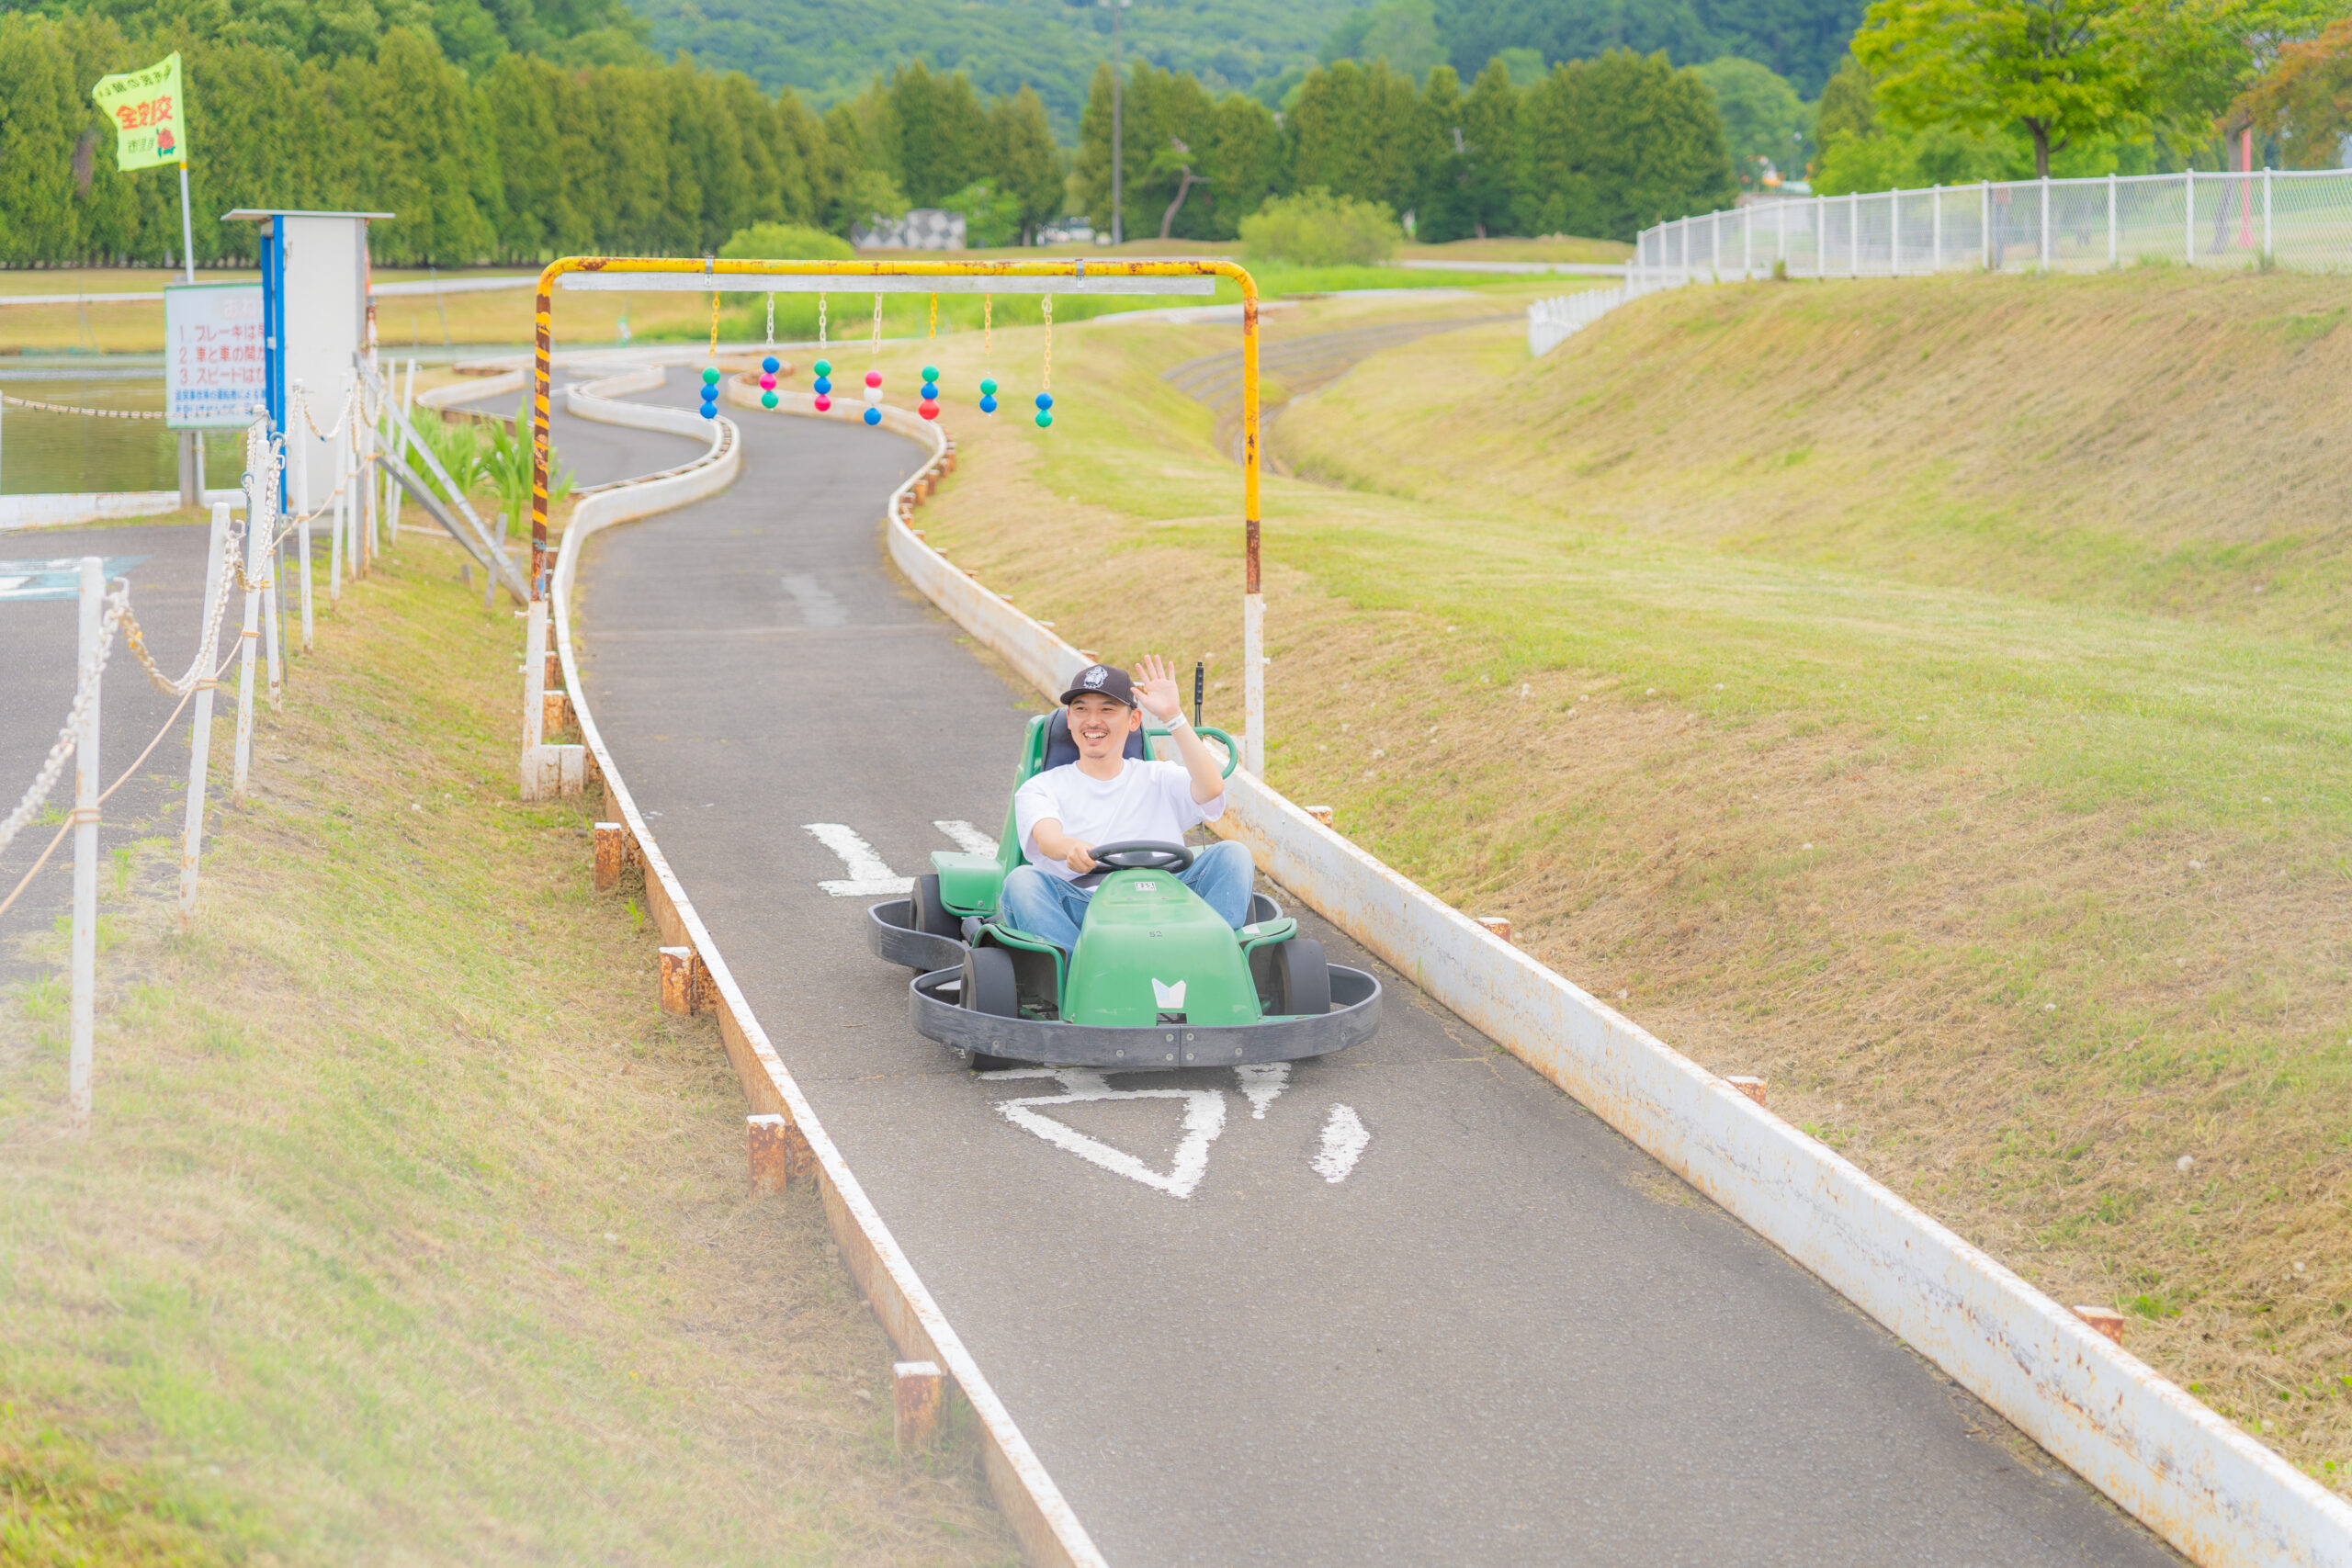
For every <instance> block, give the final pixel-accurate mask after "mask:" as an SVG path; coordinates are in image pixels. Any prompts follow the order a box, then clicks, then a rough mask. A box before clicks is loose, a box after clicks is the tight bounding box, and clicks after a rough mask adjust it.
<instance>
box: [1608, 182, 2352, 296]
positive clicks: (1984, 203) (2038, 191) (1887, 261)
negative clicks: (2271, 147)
mask: <svg viewBox="0 0 2352 1568" xmlns="http://www.w3.org/2000/svg"><path fill="white" fill-rule="evenodd" d="M2266 256H2267V257H2268V258H2270V259H2271V261H2273V262H2274V263H2276V264H2277V265H2282V266H2291V267H2296V268H2300V269H2301V270H2305V271H2313V272H2327V271H2336V270H2345V269H2352V170H2346V169H2315V170H2308V171H2306V170H2289V169H2261V170H2257V171H2256V172H2254V173H2252V174H2199V173H2196V172H2195V171H2191V172H2189V173H2187V174H2178V175H2109V176H2107V177H2106V178H2104V179H2087V180H2009V181H1988V182H1985V183H1984V184H1981V185H1973V186H1935V187H1932V188H1930V189H1928V190H1890V191H1872V192H1871V193H1869V194H1867V195H1854V196H1818V197H1810V198H1808V199H1801V200H1792V201H1772V202H1759V203H1758V204H1756V205H1754V206H1750V207H1742V208H1738V209H1735V210H1732V211H1729V212H1710V213H1704V214H1702V215H1701V216H1699V217H1695V218H1679V219H1677V220H1674V221H1673V222H1671V223H1661V224H1659V225H1657V227H1656V228H1654V229H1646V230H1644V231H1642V235H1641V238H1640V240H1639V241H1638V242H1637V243H1636V249H1635V252H1634V263H1633V268H1632V276H1634V277H1635V278H1637V279H1642V280H1645V281H1646V282H1648V283H1650V284H1652V285H1658V284H1668V283H1682V282H1701V281H1715V280H1722V279H1727V278H1751V277H1763V276H1770V274H1771V273H1772V271H1773V269H1774V267H1776V266H1785V268H1786V270H1787V273H1788V276H1792V277H1893V276H1912V275H1916V274H1920V273H1930V272H1958V271H1964V270H1969V269H1975V268H1987V269H2002V268H2011V267H2035V268H2042V269H2046V270H2064V271H2070V272H2088V271H2094V270H2097V269H2098V268H2101V267H2111V266H2131V265H2139V264H2142V263H2168V264H2170V265H2177V266H2178V265H2186V266H2252V265H2257V264H2258V263H2259V262H2260V261H2261V260H2262V258H2264V257H2266Z"/></svg>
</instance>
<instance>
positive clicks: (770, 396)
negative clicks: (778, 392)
mask: <svg viewBox="0 0 2352 1568" xmlns="http://www.w3.org/2000/svg"><path fill="white" fill-rule="evenodd" d="M760 407H762V408H763V409H772V408H774V407H775V393H774V392H762V393H761V394H760Z"/></svg>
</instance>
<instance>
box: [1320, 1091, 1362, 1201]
mask: <svg viewBox="0 0 2352 1568" xmlns="http://www.w3.org/2000/svg"><path fill="white" fill-rule="evenodd" d="M1370 1142H1372V1134H1371V1133H1369V1132H1368V1131H1366V1130H1365V1128H1364V1124H1363V1119H1362V1118H1361V1117H1359V1116H1357V1115H1356V1113H1355V1110H1354V1108H1353V1107H1352V1106H1346V1105H1335V1106H1333V1107H1331V1113H1330V1115H1329V1116H1328V1117H1326V1118H1324V1121H1323V1152H1322V1153H1320V1154H1318V1155H1317V1156H1315V1173H1316V1174H1317V1176H1320V1177H1321V1178H1322V1179H1324V1180H1326V1181H1329V1182H1332V1183H1334V1184H1336V1183H1339V1182H1341V1181H1345V1180H1346V1179H1348V1172H1350V1171H1351V1170H1353V1169H1355V1168H1356V1161H1357V1160H1359V1159H1361V1158H1363V1148H1364V1145H1366V1144H1369V1143H1370Z"/></svg>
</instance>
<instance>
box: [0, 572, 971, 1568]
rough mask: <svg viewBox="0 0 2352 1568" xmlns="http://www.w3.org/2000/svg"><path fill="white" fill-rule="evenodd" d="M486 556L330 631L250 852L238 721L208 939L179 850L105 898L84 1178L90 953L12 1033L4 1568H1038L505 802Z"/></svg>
mask: <svg viewBox="0 0 2352 1568" xmlns="http://www.w3.org/2000/svg"><path fill="white" fill-rule="evenodd" d="M458 559H459V557H458V552H457V551H456V550H455V549H454V548H453V547H448V546H447V545H446V544H445V543H440V542H436V541H435V540H434V539H433V538H430V537H427V536H424V535H422V534H421V533H419V532H417V531H416V530H413V529H412V530H409V531H407V532H406V533H405V535H404V537H403V540H402V542H401V544H400V546H399V547H397V548H396V550H395V552H394V553H393V554H392V555H390V557H388V558H386V563H385V565H384V566H382V567H381V568H380V569H379V570H378V571H377V572H376V573H375V574H374V575H372V576H371V577H370V578H369V579H368V581H364V582H362V583H359V584H357V585H356V586H354V587H352V588H349V589H347V590H346V592H345V597H344V602H343V607H342V608H341V609H340V610H338V611H329V610H328V609H327V607H326V603H325V598H324V595H323V593H322V594H321V596H320V609H321V615H320V621H319V647H318V650H317V651H316V652H315V653H314V654H312V655H311V656H309V657H307V658H298V659H297V660H296V661H295V663H294V667H293V671H292V677H291V680H290V682H289V684H288V691H287V697H286V708H285V711H284V712H283V713H282V714H279V713H272V712H269V711H267V710H266V709H265V710H264V711H263V712H262V714H261V716H260V720H259V726H258V732H257V734H256V737H255V739H254V774H253V778H254V784H253V790H252V793H251V795H249V796H248V799H247V801H246V803H245V804H244V806H243V807H231V806H228V805H226V804H225V800H224V797H225V795H226V792H227V790H228V785H229V773H228V770H229V765H230V754H231V748H232V732H233V705H232V701H231V700H226V699H227V698H229V697H232V694H233V686H232V687H231V688H230V691H229V693H227V694H224V700H223V701H222V702H221V703H220V706H219V708H218V710H217V712H216V717H215V723H216V725H217V727H218V728H217V729H216V731H215V734H214V737H213V742H212V756H213V759H214V762H215V772H214V777H213V780H212V789H213V791H214V792H215V794H214V799H215V800H216V801H220V802H222V804H220V805H217V806H216V807H214V808H213V815H212V827H213V832H214V837H213V838H212V840H211V842H210V843H209V846H208V849H207V852H206V855H205V859H204V862H203V880H202V885H201V903H200V908H199V912H198V919H197V921H196V923H195V926H194V929H193V930H192V931H187V932H185V933H183V932H181V931H179V930H178V929H177V923H176V920H175V913H174V908H175V886H176V880H177V871H178V852H177V840H176V839H173V840H164V839H160V838H159V839H156V840H149V841H147V842H146V843H144V844H143V845H142V846H141V851H140V852H139V853H137V854H135V855H133V856H132V857H131V858H130V861H128V862H127V863H121V864H119V865H110V866H108V867H107V868H106V870H105V872H104V874H103V876H102V886H103V892H102V897H101V904H100V908H101V921H102V924H101V937H100V941H101V944H102V953H101V956H100V958H99V960H98V974H99V977H100V983H101V997H100V1001H99V1010H98V1025H97V1036H96V1096H95V1098H96V1117H95V1123H94V1126H93V1129H92V1131H91V1132H90V1133H89V1134H88V1135H87V1136H86V1137H85V1138H76V1137H73V1136H69V1135H68V1134H66V1132H65V1129H64V1125H63V1119H64V1104H65V1073H66V1061H65V1058H66V1045H65V1038H66V1021H65V1007H66V990H65V986H64V983H63V979H62V963H63V953H62V949H63V942H62V937H58V938H47V937H44V938H42V939H40V941H39V942H38V943H37V945H38V946H39V947H40V950H41V955H43V956H46V957H48V958H50V959H51V960H53V961H54V962H55V963H56V964H57V965H58V969H57V971H56V973H54V974H52V975H51V976H50V977H48V978H46V979H44V980H42V981H40V982H39V983H36V984H34V985H31V986H28V987H16V988H15V990H14V994H10V995H0V1194H4V1195H0V1303H6V1305H5V1310H4V1311H0V1561H5V1562H10V1563H27V1564H39V1565H42V1568H49V1565H52V1564H53V1565H58V1568H63V1565H67V1564H85V1563H100V1562H103V1563H108V1564H115V1563H132V1564H147V1563H154V1564H163V1563H174V1564H179V1563H212V1562H224V1563H229V1562H251V1563H267V1562H281V1563H295V1562H305V1563H308V1562H318V1563H347V1562H357V1563H432V1562H449V1563H496V1562H516V1563H522V1562H646V1563H651V1562H674V1563H693V1564H702V1563H718V1562H744V1563H751V1562H759V1563H768V1562H828V1563H831V1562H876V1563H880V1562H908V1563H916V1562H920V1563H925V1564H929V1563H937V1562H973V1563H1006V1562H1012V1561H1014V1560H1015V1557H1016V1553H1015V1551H1014V1548H1013V1546H1012V1541H1011V1539H1010V1537H1009V1535H1008V1534H1007V1533H1006V1531H1005V1530H1004V1529H1003V1526H1002V1522H1001V1519H1000V1518H999V1517H998V1516H997V1515H996V1513H995V1512H994V1510H993V1508H992V1507H991V1506H989V1499H988V1495H987V1491H986V1488H985V1486H984V1484H983V1483H981V1481H980V1480H979V1478H978V1474H977V1472H976V1466H975V1452H974V1448H973V1439H972V1435H971V1434H970V1432H969V1431H968V1430H962V1429H959V1430H958V1431H957V1433H956V1438H955V1440H954V1441H953V1442H951V1443H948V1444H945V1445H943V1447H942V1449H941V1450H939V1451H938V1452H937V1453H935V1454H932V1455H928V1456H908V1457H904V1458H901V1457H900V1456H899V1455H898V1454H897V1453H896V1452H895V1450H894V1448H893V1445H892V1439H891V1404H892V1393H891V1373H890V1363H891V1360H892V1354H891V1350H890V1347H889V1344H888V1340H887V1339H886V1338H885V1337H884V1335H883V1334H882V1332H881V1329H880V1328H879V1326H878V1325H876V1323H875V1322H874V1320H873V1318H872V1316H871V1314H869V1313H868V1312H867V1310H866V1308H865V1305H864V1304H863V1303H862V1302H861V1301H860V1300H859V1298H858V1295H857V1292H856V1290H855V1287H854V1284H853V1283H852V1282H851V1280H850V1279H849V1278H848V1276H847V1274H846V1273H845V1272H844V1271H843V1270H842V1268H841V1266H840V1264H839V1262H838V1261H837V1260H836V1259H835V1258H834V1257H833V1256H832V1247H831V1240H830V1237H829V1235H828V1234H827V1231H826V1228H825V1223H824V1218H823V1215H822V1213H821V1212H820V1207H819V1205H818V1203H817V1201H816V1198H815V1196H814V1194H813V1192H812V1191H811V1190H809V1189H808V1188H807V1187H806V1186H805V1185H804V1186H801V1187H798V1188H797V1189H796V1190H794V1191H793V1192H791V1193H789V1194H787V1195H783V1196H776V1197H761V1198H752V1197H749V1196H747V1194H746V1190H745V1189H746V1177H745V1165H744V1157H745V1156H744V1123H743V1115H744V1104H743V1099H742V1092H741V1088H740V1086H739V1085H738V1083H737V1081H736V1079H735V1077H734V1074H733V1073H732V1071H731V1070H730V1069H729V1066H728V1062H727V1057H726V1055H725V1053H724V1052H723V1051H722V1050H721V1049H720V1047H719V1043H718V1037H717V1034H716V1032H715V1030H714V1029H713V1027H712V1025H711V1023H710V1021H708V1020H707V1018H698V1019H692V1020H685V1019H671V1018H666V1017H664V1016H663V1015H662V1014H661V1012H660V1011H659V1010H658V1008H657V1006H656V999H655V972H654V944H655V942H656V940H657V939H656V937H655V936H654V934H653V932H652V931H651V929H650V925H649V924H648V923H647V922H646V921H645V920H644V919H643V916H642V913H641V906H642V887H641V884H637V883H634V882H633V881H632V882H630V883H625V884H624V889H623V891H622V893H620V894H617V895H598V894H596V893H594V891H593V890H592V887H591V883H590V876H589V863H590V852H591V843H590V838H589V817H588V813H587V811H586V810H585V809H584V808H583V807H582V806H581V805H580V804H579V803H569V802H567V803H556V804H546V805H525V804H521V803H518V802H517V801H516V799H515V707H516V695H517V691H516V682H517V677H516V676H515V663H516V657H517V649H518V647H519V642H518V632H517V627H518V625H519V623H518V622H517V621H516V620H515V617H514V615H512V614H511V613H510V610H509V606H508V605H507V604H505V603H504V602H503V599H502V600H501V602H500V603H499V604H497V605H495V606H494V607H492V608H491V609H488V610H485V609H484V608H483V606H482V604H481V594H480V591H479V590H478V589H476V590H470V591H469V590H467V589H464V588H460V587H459V586H458V584H457V582H456V581H455V576H456V572H457V564H458ZM164 754H165V755H170V754H171V752H170V750H168V749H167V750H166V751H165V753H164ZM179 754H180V755H181V756H183V757H184V756H185V752H184V751H182V752H180V753H179ZM166 816H167V817H168V818H169V819H170V821H171V822H172V823H174V824H176V822H177V819H178V817H177V813H176V811H174V812H170V813H167V814H166ZM965 1419H968V1418H965Z"/></svg>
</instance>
